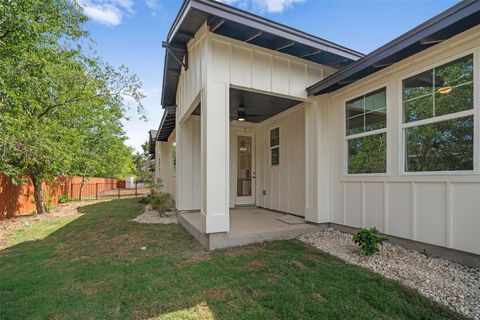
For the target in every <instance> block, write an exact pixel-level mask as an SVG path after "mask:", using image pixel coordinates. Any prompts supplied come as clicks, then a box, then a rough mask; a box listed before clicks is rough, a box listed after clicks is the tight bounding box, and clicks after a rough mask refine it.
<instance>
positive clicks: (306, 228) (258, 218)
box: [178, 208, 319, 250]
mask: <svg viewBox="0 0 480 320" xmlns="http://www.w3.org/2000/svg"><path fill="white" fill-rule="evenodd" d="M284 215H285V214H284V213H279V212H274V211H270V210H266V209H261V208H235V209H230V231H229V232H221V233H211V234H205V233H204V231H202V229H201V228H202V227H201V222H202V214H201V213H200V212H184V213H180V214H179V216H178V220H179V222H180V223H181V224H182V226H183V227H184V228H185V229H187V231H188V232H190V233H191V234H192V235H193V236H194V237H195V239H197V240H198V241H199V242H200V243H201V244H202V246H203V247H204V248H205V249H207V250H214V249H221V248H228V247H236V246H242V245H247V244H252V243H258V242H263V241H270V240H286V239H293V238H296V237H298V236H299V235H302V234H304V233H308V232H316V231H318V230H319V229H318V227H317V226H315V225H312V224H308V223H300V224H288V223H285V222H282V221H279V220H277V219H278V218H281V217H282V216H284Z"/></svg>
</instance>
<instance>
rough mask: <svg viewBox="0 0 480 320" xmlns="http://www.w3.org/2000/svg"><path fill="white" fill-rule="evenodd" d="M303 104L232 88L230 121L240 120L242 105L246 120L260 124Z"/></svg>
mask: <svg viewBox="0 0 480 320" xmlns="http://www.w3.org/2000/svg"><path fill="white" fill-rule="evenodd" d="M301 102H302V101H299V100H294V99H287V98H282V97H277V96H271V95H267V94H264V93H258V92H251V91H245V90H239V89H233V88H232V89H230V119H231V120H237V119H238V109H239V107H240V106H241V105H243V106H244V108H245V120H246V121H248V122H254V123H259V122H262V121H265V120H267V119H268V118H271V117H273V116H275V115H277V114H279V113H281V112H283V111H285V110H287V109H290V108H291V107H294V106H296V105H297V104H299V103H301Z"/></svg>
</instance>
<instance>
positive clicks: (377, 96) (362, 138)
mask: <svg viewBox="0 0 480 320" xmlns="http://www.w3.org/2000/svg"><path fill="white" fill-rule="evenodd" d="M386 127H387V101H386V89H385V88H382V89H379V90H376V91H374V92H371V93H368V94H365V95H363V96H361V97H358V98H355V99H353V100H350V101H348V102H347V103H346V140H347V154H348V155H347V159H348V165H347V167H348V168H347V171H348V173H349V174H367V173H385V172H386V167H387V133H386V131H387V129H386Z"/></svg>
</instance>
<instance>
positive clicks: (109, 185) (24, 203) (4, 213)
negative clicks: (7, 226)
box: [0, 173, 122, 220]
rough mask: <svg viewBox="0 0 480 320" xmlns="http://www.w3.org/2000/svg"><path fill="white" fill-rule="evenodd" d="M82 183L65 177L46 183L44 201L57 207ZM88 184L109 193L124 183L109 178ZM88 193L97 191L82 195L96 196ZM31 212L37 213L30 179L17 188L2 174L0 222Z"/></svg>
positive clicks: (90, 179)
mask: <svg viewBox="0 0 480 320" xmlns="http://www.w3.org/2000/svg"><path fill="white" fill-rule="evenodd" d="M81 182H82V178H81V177H65V178H57V179H55V182H54V183H52V184H45V183H44V184H43V186H42V189H43V193H44V199H45V201H48V202H50V203H52V204H53V205H56V204H58V201H59V199H60V197H62V196H67V197H69V198H70V191H71V190H70V188H71V186H72V185H75V184H80V183H81ZM87 183H89V184H97V183H98V184H101V185H102V191H109V190H112V189H116V188H117V184H118V183H120V184H122V181H121V180H117V179H108V178H88V180H87ZM88 192H95V190H85V191H84V192H82V193H83V194H84V195H85V196H87V197H88V196H92V195H94V194H87V193H88ZM30 211H35V201H34V197H33V184H32V182H31V181H30V179H28V181H27V182H26V183H25V184H23V185H20V186H16V185H14V184H13V183H12V181H11V180H10V179H8V178H7V177H5V176H4V175H2V174H1V173H0V220H2V219H7V218H11V217H13V216H16V215H19V214H23V213H26V212H30Z"/></svg>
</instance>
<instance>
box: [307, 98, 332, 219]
mask: <svg viewBox="0 0 480 320" xmlns="http://www.w3.org/2000/svg"><path fill="white" fill-rule="evenodd" d="M329 139H330V137H329V130H328V97H327V96H320V97H318V98H315V100H314V101H313V102H312V103H308V104H306V105H305V190H306V192H305V219H306V220H308V221H312V222H315V223H325V222H330V221H331V203H330V193H331V190H330V180H331V179H330V171H331V166H330V148H329V146H330V140H329Z"/></svg>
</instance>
